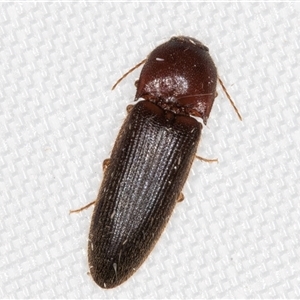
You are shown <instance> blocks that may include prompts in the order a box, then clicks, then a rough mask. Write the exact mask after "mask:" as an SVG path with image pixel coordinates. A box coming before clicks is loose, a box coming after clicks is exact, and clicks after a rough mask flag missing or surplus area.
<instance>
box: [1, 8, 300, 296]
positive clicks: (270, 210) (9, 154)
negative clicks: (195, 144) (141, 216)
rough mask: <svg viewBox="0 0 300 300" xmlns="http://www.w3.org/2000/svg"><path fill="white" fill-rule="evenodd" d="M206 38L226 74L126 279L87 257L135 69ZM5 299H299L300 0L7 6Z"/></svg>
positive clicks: (4, 11)
mask: <svg viewBox="0 0 300 300" xmlns="http://www.w3.org/2000/svg"><path fill="white" fill-rule="evenodd" d="M173 35H188V36H191V37H195V38H197V39H199V40H200V41H202V42H203V43H204V44H206V45H207V46H208V47H209V48H210V53H211V55H212V57H213V59H214V61H215V63H216V65H217V67H218V71H219V74H220V76H221V78H222V79H223V81H224V82H225V84H226V86H227V89H228V91H229V92H230V94H231V96H232V98H233V99H234V100H235V102H236V104H237V106H238V108H239V110H240V112H241V114H242V116H243V118H244V120H243V122H240V121H239V120H238V118H237V116H236V115H235V113H234V111H233V109H232V107H231V106H230V104H229V102H228V100H227V99H226V97H225V96H224V94H223V92H222V90H221V89H220V88H219V96H218V98H217V99H216V101H215V105H214V107H213V109H212V113H211V116H210V119H209V121H208V126H207V127H206V128H205V129H204V131H203V136H202V140H201V144H200V147H199V151H198V153H199V154H200V155H201V156H204V157H211V158H214V157H217V158H218V159H219V163H218V164H216V163H214V164H209V163H203V162H199V161H195V162H194V165H193V168H192V171H191V173H190V176H189V179H188V181H187V184H186V186H185V188H184V194H185V200H184V201H183V202H181V203H179V204H178V205H177V207H176V210H175V213H174V215H173V216H172V218H171V221H170V223H169V225H168V226H167V228H166V230H165V232H164V234H163V236H162V237H161V239H160V241H159V242H158V244H157V246H156V248H155V249H154V251H153V252H152V253H151V255H150V256H149V258H148V259H147V261H146V262H145V263H144V264H143V266H142V267H141V268H140V269H139V270H138V271H137V272H136V273H135V274H134V276H133V277H131V278H130V279H129V280H128V281H127V282H125V283H124V284H123V285H121V286H119V287H118V288H116V289H113V290H108V291H107V290H102V289H100V288H99V287H98V286H97V285H96V284H94V282H93V281H92V279H91V278H90V276H89V275H88V274H87V272H88V264H87V237H88V231H89V224H90V219H91V215H92V208H89V209H88V210H85V211H83V212H82V213H80V214H73V215H69V210H70V209H75V208H78V207H81V206H84V205H85V204H87V203H89V202H91V201H92V200H93V199H94V198H95V197H96V195H97V192H98V189H99V186H100V183H101V179H102V161H103V160H104V159H105V158H107V157H109V154H110V150H111V149H112V146H113V143H114V140H115V137H116V135H117V132H118V130H119V128H120V126H121V124H122V121H123V119H124V117H125V115H126V106H127V105H128V104H130V103H132V100H133V97H134V94H135V87H134V81H135V79H137V77H138V75H139V71H140V70H136V71H135V72H134V73H132V74H131V75H129V76H128V77H127V78H126V79H125V80H124V81H122V82H121V83H120V84H119V86H118V87H117V89H116V90H115V91H111V90H110V88H111V86H112V85H113V84H114V83H115V81H116V80H117V79H118V78H119V77H120V76H121V75H122V74H123V73H124V72H126V71H127V70H128V69H129V68H131V67H132V66H134V65H135V64H136V63H138V62H140V61H141V60H142V59H143V58H145V57H146V55H147V54H148V53H149V52H150V51H151V50H152V49H153V48H154V47H156V46H157V45H159V44H161V43H162V42H164V41H166V40H168V39H169V38H170V37H171V36H173ZM0 37H1V39H0V43H1V48H0V153H1V154H0V169H1V180H0V197H1V206H0V219H1V222H0V238H1V243H0V255H1V256H0V297H1V298H131V299H132V298H182V299H186V298H279V297H281V298H283V297H285V298H299V297H300V288H299V287H300V258H299V256H300V240H299V239H300V223H299V221H300V203H299V202H300V201H299V200H300V199H299V196H300V186H299V181H300V162H299V160H300V155H299V154H300V151H299V150H300V142H299V141H300V128H299V126H300V113H299V97H300V89H299V83H300V79H299V77H300V66H299V58H300V46H299V41H300V6H299V4H298V3H291V4H284V3H276V4H274V3H273V4H271V3H265V4H262V3H252V4H251V3H245V4H230V3H211V4H206V3H153V4H149V3H140V4H138V3H85V4H83V3H82V4H79V3H78V4H75V3H62V4H59V3H39V4H33V3H31V4H30V3H29V4H26V3H19V4H18V3H6V4H1V12H0Z"/></svg>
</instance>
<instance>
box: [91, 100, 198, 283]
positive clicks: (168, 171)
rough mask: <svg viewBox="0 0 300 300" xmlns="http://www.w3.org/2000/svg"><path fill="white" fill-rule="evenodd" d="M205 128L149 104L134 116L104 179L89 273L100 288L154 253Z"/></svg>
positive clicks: (93, 226) (126, 125) (137, 109)
mask: <svg viewBox="0 0 300 300" xmlns="http://www.w3.org/2000/svg"><path fill="white" fill-rule="evenodd" d="M201 127H202V125H201V124H200V123H199V122H197V121H196V120H195V119H193V118H191V117H187V116H178V115H175V114H173V113H172V112H166V111H164V110H163V109H161V108H160V107H158V106H157V105H155V104H153V103H151V102H149V101H141V102H138V103H137V104H136V105H135V106H134V107H133V109H132V110H131V111H130V112H129V114H128V116H127V118H126V120H125V122H124V124H123V126H122V128H121V130H120V133H119V135H118V138H117V140H116V143H115V145H114V148H113V151H112V155H111V160H110V163H109V165H108V166H107V169H106V171H105V173H104V179H103V182H102V185H101V188H100V192H99V195H98V197H97V200H96V205H95V209H94V213H93V217H92V223H91V229H90V234H89V244H88V258H89V265H90V272H91V275H92V277H93V279H94V280H95V282H96V283H97V284H98V285H99V286H101V287H103V288H113V287H115V286H117V285H119V284H121V283H122V282H123V281H125V280H126V279H127V278H128V277H130V276H131V275H132V273H134V271H135V270H136V269H137V268H138V267H139V266H140V265H141V264H142V262H143V261H144V260H145V259H146V257H147V256H148V254H149V253H150V251H151V250H152V248H153V246H154V245H155V243H156V241H157V240H158V238H159V237H160V235H161V233H162V231H163V229H164V227H165V225H166V223H167V222H168V220H169V217H170V215H171V213H172V211H173V209H174V206H175V204H176V201H177V199H178V197H179V195H180V192H181V190H182V188H183V185H184V183H185V181H186V179H187V176H188V173H189V170H190V167H191V165H192V162H193V159H194V156H195V153H196V150H197V146H198V143H199V139H200V133H201Z"/></svg>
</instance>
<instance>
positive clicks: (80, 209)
mask: <svg viewBox="0 0 300 300" xmlns="http://www.w3.org/2000/svg"><path fill="white" fill-rule="evenodd" d="M95 202H96V200H95V201H93V202H91V203H89V204H88V205H86V206H83V207H81V208H78V209H73V210H70V214H72V213H79V212H81V211H82V210H85V209H87V208H89V207H90V206H92V205H94V204H95Z"/></svg>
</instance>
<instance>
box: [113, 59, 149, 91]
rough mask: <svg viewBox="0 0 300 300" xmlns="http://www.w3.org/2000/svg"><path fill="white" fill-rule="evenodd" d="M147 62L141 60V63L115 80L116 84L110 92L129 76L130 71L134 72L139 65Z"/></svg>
mask: <svg viewBox="0 0 300 300" xmlns="http://www.w3.org/2000/svg"><path fill="white" fill-rule="evenodd" d="M146 60H147V58H145V59H143V60H142V61H141V62H139V63H138V64H137V65H135V66H134V67H133V68H131V69H130V70H129V71H127V72H126V73H125V74H124V75H123V76H122V77H121V78H119V79H118V80H117V82H116V83H115V84H114V86H113V87H112V88H111V89H112V90H113V89H114V88H115V87H116V86H117V85H118V84H119V83H120V82H121V81H122V80H123V79H124V78H125V77H126V76H127V75H128V74H130V73H131V72H132V71H134V70H135V69H137V68H138V67H139V66H140V65H142V64H143V63H144V62H145V61H146Z"/></svg>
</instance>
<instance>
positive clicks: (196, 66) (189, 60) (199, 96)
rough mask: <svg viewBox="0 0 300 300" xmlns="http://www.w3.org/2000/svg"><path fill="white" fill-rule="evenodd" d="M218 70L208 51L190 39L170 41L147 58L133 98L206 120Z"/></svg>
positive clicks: (172, 39)
mask: <svg viewBox="0 0 300 300" xmlns="http://www.w3.org/2000/svg"><path fill="white" fill-rule="evenodd" d="M217 79H218V76H217V69H216V66H215V64H214V62H213V60H212V59H211V57H210V55H209V52H208V48H207V47H206V46H204V45H203V44H202V43H201V42H199V41H197V40H196V39H193V38H190V37H184V36H179V37H173V38H171V39H170V40H169V41H168V42H166V43H164V44H162V45H160V46H158V47H157V48H155V49H154V50H153V51H152V52H151V54H150V55H149V56H148V58H147V61H146V63H145V65H144V67H143V69H142V71H141V75H140V79H139V80H138V82H137V91H136V96H135V98H136V99H138V98H143V99H146V100H149V101H151V102H153V103H156V104H157V105H159V106H161V107H162V108H163V109H165V110H170V111H172V112H174V113H176V114H184V115H187V116H195V117H200V118H202V119H203V121H204V124H206V121H207V119H208V117H209V114H210V111H211V108H212V105H213V102H214V99H215V97H216V85H217Z"/></svg>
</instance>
